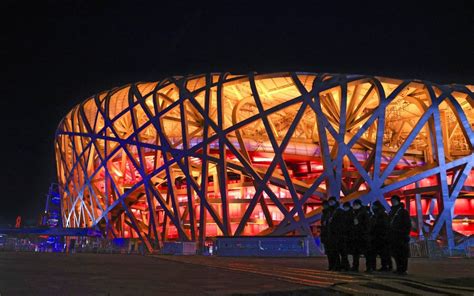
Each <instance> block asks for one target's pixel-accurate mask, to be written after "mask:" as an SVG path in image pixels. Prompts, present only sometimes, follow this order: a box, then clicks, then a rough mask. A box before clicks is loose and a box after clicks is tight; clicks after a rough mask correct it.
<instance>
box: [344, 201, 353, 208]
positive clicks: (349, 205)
mask: <svg viewBox="0 0 474 296" xmlns="http://www.w3.org/2000/svg"><path fill="white" fill-rule="evenodd" d="M342 206H343V207H349V208H350V207H351V203H350V202H348V201H346V202H345V203H344V204H343V205H342Z"/></svg>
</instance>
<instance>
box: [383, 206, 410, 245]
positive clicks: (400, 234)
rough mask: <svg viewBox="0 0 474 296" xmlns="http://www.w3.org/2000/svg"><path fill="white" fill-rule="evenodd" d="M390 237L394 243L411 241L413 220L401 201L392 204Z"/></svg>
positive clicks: (389, 215) (389, 216)
mask: <svg viewBox="0 0 474 296" xmlns="http://www.w3.org/2000/svg"><path fill="white" fill-rule="evenodd" d="M388 220H389V239H390V242H391V243H393V244H400V243H408V242H409V241H410V230H411V220H410V214H409V213H408V211H407V210H405V206H404V205H403V204H402V203H400V204H399V205H397V206H392V208H391V209H390V213H389V214H388Z"/></svg>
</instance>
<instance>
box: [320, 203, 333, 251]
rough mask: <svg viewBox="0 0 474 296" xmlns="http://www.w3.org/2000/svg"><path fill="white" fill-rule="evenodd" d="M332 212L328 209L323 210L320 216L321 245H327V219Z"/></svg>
mask: <svg viewBox="0 0 474 296" xmlns="http://www.w3.org/2000/svg"><path fill="white" fill-rule="evenodd" d="M333 213H334V212H333V211H332V210H331V209H330V208H328V209H323V214H322V215H321V234H320V237H321V242H322V243H323V244H327V240H328V224H329V219H330V218H331V216H332V214H333Z"/></svg>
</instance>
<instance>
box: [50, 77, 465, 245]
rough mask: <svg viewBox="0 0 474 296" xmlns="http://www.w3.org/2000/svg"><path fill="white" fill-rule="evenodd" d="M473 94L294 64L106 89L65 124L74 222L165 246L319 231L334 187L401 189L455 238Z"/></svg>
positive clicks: (67, 214) (61, 134)
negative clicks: (291, 68)
mask: <svg viewBox="0 0 474 296" xmlns="http://www.w3.org/2000/svg"><path fill="white" fill-rule="evenodd" d="M473 91H474V87H473V86H465V85H437V84H434V83H430V82H426V81H418V80H398V79H390V78H382V77H372V76H360V75H339V74H317V73H299V72H295V73H273V74H265V75H260V74H259V75H257V74H253V73H251V74H249V75H231V74H228V73H218V74H207V75H192V76H186V77H172V78H168V79H165V80H162V81H159V82H153V83H135V84H130V85H126V86H123V87H119V88H115V89H113V90H110V91H107V92H102V93H100V94H97V95H95V96H93V97H91V98H89V99H87V100H86V101H84V102H83V103H81V104H79V105H77V106H76V107H74V108H73V110H71V111H70V112H69V114H68V115H67V116H66V117H65V118H64V119H63V120H62V122H61V123H60V125H59V127H58V130H57V134H56V141H55V149H56V158H57V172H58V180H59V184H60V189H61V196H62V206H63V207H62V209H63V213H62V214H63V223H64V226H65V227H95V226H97V227H100V228H101V229H102V230H103V231H104V232H105V233H106V234H107V235H108V236H109V237H136V238H140V239H141V240H142V241H143V242H144V243H145V244H146V245H147V247H148V249H149V250H152V249H154V248H158V247H159V246H160V245H161V244H162V242H163V241H167V240H183V241H189V240H190V241H198V242H200V243H201V244H202V243H203V241H204V240H205V238H207V237H213V236H217V235H235V236H237V235H284V234H304V235H311V234H314V233H315V225H316V224H317V223H318V219H319V217H320V213H321V207H320V205H321V201H322V200H323V199H325V198H327V197H328V196H331V195H332V196H336V197H340V199H341V200H342V201H348V200H353V199H356V198H360V199H362V200H363V201H364V202H365V203H370V202H373V201H375V200H380V201H381V202H383V203H384V204H385V205H386V206H388V203H387V201H386V198H388V197H389V196H390V195H391V194H394V193H397V194H399V195H401V196H403V197H404V198H405V203H406V204H407V206H408V207H409V208H410V212H411V213H412V215H413V216H414V219H413V221H414V228H415V229H416V232H417V234H418V235H424V236H428V237H431V238H441V239H444V241H445V242H446V243H447V244H448V245H449V246H450V247H454V246H455V245H456V244H459V243H462V235H458V234H461V233H464V234H467V235H469V233H472V230H473V226H474V224H473V222H472V219H473V217H472V216H473V215H474V211H473V209H474V199H473V198H472V197H473V195H474V193H473V188H474V174H473V173H472V172H473V170H472V167H473V165H474V156H473V151H474V150H473V146H474V132H473V125H474V111H473V109H474V95H473ZM466 223H467V224H466ZM460 225H463V226H460Z"/></svg>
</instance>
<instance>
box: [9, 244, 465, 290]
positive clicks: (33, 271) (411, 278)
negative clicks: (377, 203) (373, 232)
mask: <svg viewBox="0 0 474 296" xmlns="http://www.w3.org/2000/svg"><path fill="white" fill-rule="evenodd" d="M362 266H363V262H362ZM473 267H474V261H473V260H470V259H441V260H428V259H410V266H409V272H410V275H408V276H392V275H391V274H383V273H376V274H371V275H367V274H364V273H335V272H328V271H325V269H326V262H325V259H324V258H225V257H205V256H138V255H108V254H70V255H66V254H52V253H14V252H10V253H0V295H1V296H4V295H335V294H336V295H346V294H383V295H390V294H392V295H396V294H412V295H416V294H418V295H430V294H431V295H474V278H473V275H474V272H473V271H474V268H473Z"/></svg>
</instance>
